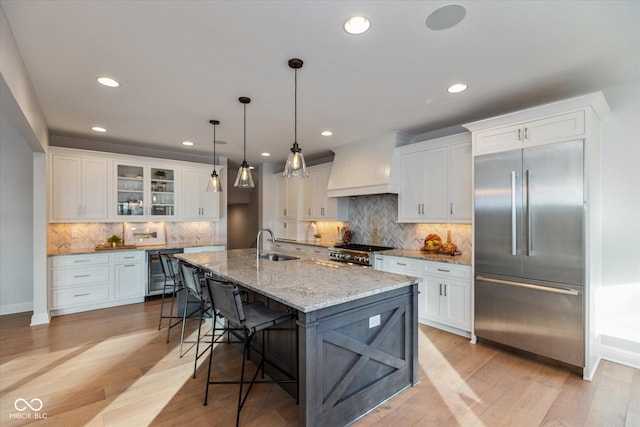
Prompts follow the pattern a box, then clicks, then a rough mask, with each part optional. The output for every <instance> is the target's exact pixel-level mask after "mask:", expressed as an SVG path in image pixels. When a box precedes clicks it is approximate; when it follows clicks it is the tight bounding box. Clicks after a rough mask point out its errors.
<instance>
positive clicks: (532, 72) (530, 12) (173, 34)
mask: <svg viewBox="0 0 640 427" xmlns="http://www.w3.org/2000/svg"><path fill="white" fill-rule="evenodd" d="M450 3H451V2H442V1H310V0H307V1H204V0H198V1H189V0H183V1H149V0H145V1H136V0H129V1H126V2H124V1H120V0H115V1H112V0H96V1H92V0H85V1H76V0H72V1H58V0H46V1H36V0H30V1H19V0H2V1H0V4H1V5H2V8H3V9H4V11H5V13H6V16H7V19H8V21H9V24H10V26H11V30H12V31H13V34H14V37H15V39H16V41H17V44H18V48H19V50H20V54H21V55H22V58H23V60H24V63H25V66H26V69H27V72H28V75H29V78H30V80H31V82H32V84H33V87H34V89H35V93H36V96H37V97H38V99H39V101H40V104H41V107H42V109H43V111H44V115H45V118H46V120H47V123H48V126H49V129H50V131H51V132H52V133H53V134H61V135H72V136H77V137H81V138H91V139H100V140H102V141H104V142H107V143H113V144H114V147H116V146H117V145H118V144H122V142H126V143H127V144H135V145H139V146H143V147H152V148H160V149H163V150H168V151H172V152H175V153H180V152H188V153H192V154H193V153H199V154H201V155H202V156H203V158H206V156H211V155H212V154H211V153H212V150H213V146H212V144H211V142H212V140H213V128H212V126H211V125H210V124H209V120H210V119H217V120H220V122H221V124H220V126H218V128H217V135H216V140H218V141H224V142H226V144H225V145H220V146H218V148H217V150H218V153H219V154H220V155H223V156H227V157H229V158H230V160H232V161H234V162H235V163H239V162H240V161H241V160H242V156H243V154H242V143H243V107H242V104H240V102H239V101H238V97H240V96H248V97H250V98H251V99H252V101H251V103H250V104H248V105H247V110H246V111H247V117H246V123H247V124H246V129H247V135H246V141H247V160H248V161H249V163H251V164H257V163H262V162H264V161H269V162H284V160H285V158H286V155H287V153H288V150H289V148H290V146H291V144H292V142H293V139H294V108H293V106H294V72H293V70H292V69H290V68H289V67H288V65H287V62H288V60H289V59H290V58H294V57H297V58H301V59H302V60H303V61H304V66H303V68H302V69H300V70H299V71H298V138H297V139H298V142H299V144H300V146H301V147H302V149H303V153H304V154H305V156H306V157H307V158H308V159H312V160H313V159H314V158H319V157H325V156H326V155H327V153H330V151H329V150H331V149H332V148H335V147H338V146H341V145H344V144H348V143H351V142H355V141H359V140H362V139H365V138H369V137H373V136H376V135H379V134H382V133H385V132H388V131H391V130H402V131H405V132H408V133H411V134H413V135H417V134H421V133H424V132H428V131H433V130H438V129H442V128H448V127H451V126H456V125H460V124H463V123H465V122H469V121H474V120H478V119H482V118H486V117H490V116H494V115H497V114H502V113H506V112H509V111H513V110H515V109H519V108H524V107H529V106H533V105H537V104H541V103H545V102H550V101H554V100H558V99H563V98H567V97H570V96H574V95H581V94H585V93H588V92H593V91H596V90H600V89H603V88H607V87H611V86H615V85H618V84H622V83H625V82H627V81H630V80H635V79H638V74H639V70H640V60H639V57H640V30H639V28H640V2H638V1H621V2H618V1H549V2H547V1H504V2H501V1H491V2H489V1H458V2H456V3H457V4H460V5H462V6H464V7H465V8H466V15H465V18H464V19H463V20H462V22H461V23H459V24H458V25H456V26H454V27H452V28H449V29H446V30H439V31H434V30H431V29H429V28H428V27H427V26H426V25H425V21H426V19H427V17H428V16H429V14H430V13H432V12H433V11H434V10H436V9H438V8H439V7H441V6H443V5H446V4H450ZM357 14H360V15H364V16H367V17H368V18H369V19H370V20H371V22H372V26H371V29H370V30H369V31H368V32H366V33H365V34H362V35H358V36H353V35H349V34H347V33H346V32H345V31H344V30H343V29H342V24H343V23H344V21H345V20H346V18H348V17H350V16H352V15H357ZM103 75H106V76H110V77H112V78H115V79H116V80H118V81H119V82H120V83H121V85H120V87H118V88H114V89H111V88H106V87H103V86H101V85H99V84H97V83H96V78H97V77H98V76H103ZM456 82H464V83H466V84H467V85H468V89H467V90H466V91H465V92H462V93H459V94H449V93H447V87H448V86H449V85H451V84H452V83H456ZM94 125H99V126H103V127H105V128H106V129H107V133H105V134H97V133H95V132H93V131H91V130H90V128H91V126H94ZM327 129H328V130H331V131H333V136H330V137H323V136H321V135H320V132H321V131H323V130H327ZM185 140H189V141H192V142H194V143H195V145H194V146H193V147H185V146H183V145H182V144H181V143H182V141H185ZM114 150H115V148H114ZM262 152H270V153H271V154H272V155H271V157H269V158H265V157H261V155H260V153H262Z"/></svg>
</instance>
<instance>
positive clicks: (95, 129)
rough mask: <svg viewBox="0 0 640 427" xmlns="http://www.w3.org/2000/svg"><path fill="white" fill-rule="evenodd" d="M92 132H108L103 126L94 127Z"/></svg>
mask: <svg viewBox="0 0 640 427" xmlns="http://www.w3.org/2000/svg"><path fill="white" fill-rule="evenodd" d="M91 130H92V131H94V132H106V131H107V130H106V129H105V128H103V127H101V126H93V127H92V128H91Z"/></svg>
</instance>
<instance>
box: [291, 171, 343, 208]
mask: <svg viewBox="0 0 640 427" xmlns="http://www.w3.org/2000/svg"><path fill="white" fill-rule="evenodd" d="M308 170H309V178H303V179H302V184H301V186H302V188H301V192H302V195H301V198H302V206H301V210H302V212H301V215H300V217H301V219H302V220H306V221H348V220H349V199H347V198H346V197H327V187H328V185H329V178H330V176H331V163H325V164H322V165H317V166H311V167H310V168H308Z"/></svg>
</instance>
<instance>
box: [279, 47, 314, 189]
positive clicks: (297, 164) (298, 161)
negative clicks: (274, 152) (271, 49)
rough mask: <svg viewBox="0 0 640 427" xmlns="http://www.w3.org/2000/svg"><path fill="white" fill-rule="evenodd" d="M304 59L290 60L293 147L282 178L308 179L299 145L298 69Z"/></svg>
mask: <svg viewBox="0 0 640 427" xmlns="http://www.w3.org/2000/svg"><path fill="white" fill-rule="evenodd" d="M302 64H303V62H302V59H298V58H293V59H290V60H289V67H291V68H293V73H294V89H293V90H294V92H293V102H294V104H293V146H292V147H291V152H290V153H289V157H287V163H286V164H285V166H284V173H283V174H282V176H284V177H287V178H300V177H304V178H306V177H308V176H309V172H307V165H306V164H305V162H304V156H303V155H302V149H301V148H300V146H299V145H298V68H302Z"/></svg>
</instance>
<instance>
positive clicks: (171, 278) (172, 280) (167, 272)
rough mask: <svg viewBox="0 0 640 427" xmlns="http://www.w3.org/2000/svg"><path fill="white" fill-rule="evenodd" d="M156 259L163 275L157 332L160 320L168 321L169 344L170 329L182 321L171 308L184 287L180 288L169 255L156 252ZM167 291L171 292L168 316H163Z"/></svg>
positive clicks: (180, 281) (179, 278)
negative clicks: (158, 259) (157, 258)
mask: <svg viewBox="0 0 640 427" xmlns="http://www.w3.org/2000/svg"><path fill="white" fill-rule="evenodd" d="M158 257H159V258H160V267H161V268H162V274H164V285H163V287H162V303H161V304H160V320H159V321H158V330H160V329H161V328H162V319H169V324H168V327H167V342H169V338H170V337H171V328H173V327H174V326H177V325H178V324H179V323H180V322H181V321H182V319H181V318H180V317H179V315H176V316H174V315H173V308H174V305H175V301H176V295H177V294H178V293H179V292H181V291H182V290H183V289H184V287H183V286H182V279H181V277H180V274H179V273H178V272H177V271H176V269H175V268H174V265H175V264H174V262H173V261H172V260H171V258H170V257H169V255H167V254H162V253H160V251H158ZM167 291H170V292H171V308H170V310H169V315H168V316H167V315H165V314H164V302H165V299H166V295H167ZM174 317H175V318H176V319H177V320H176V321H175V323H173V319H174Z"/></svg>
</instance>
